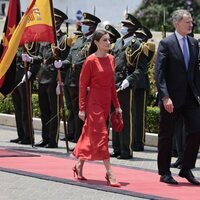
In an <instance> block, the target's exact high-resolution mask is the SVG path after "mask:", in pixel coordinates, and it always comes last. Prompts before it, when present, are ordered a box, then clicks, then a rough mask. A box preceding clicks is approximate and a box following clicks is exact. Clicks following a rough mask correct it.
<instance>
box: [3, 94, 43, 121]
mask: <svg viewBox="0 0 200 200" xmlns="http://www.w3.org/2000/svg"><path fill="white" fill-rule="evenodd" d="M32 99H33V104H32V105H33V116H34V117H40V110H39V104H38V95H37V94H33V95H32ZM0 102H1V103H0V113H6V114H14V111H15V110H14V105H13V103H12V97H11V96H8V97H6V98H4V97H3V96H2V95H0Z"/></svg>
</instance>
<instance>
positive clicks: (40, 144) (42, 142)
mask: <svg viewBox="0 0 200 200" xmlns="http://www.w3.org/2000/svg"><path fill="white" fill-rule="evenodd" d="M47 144H48V142H45V141H41V142H39V143H38V144H36V145H35V146H36V147H45V146H46V145H47Z"/></svg>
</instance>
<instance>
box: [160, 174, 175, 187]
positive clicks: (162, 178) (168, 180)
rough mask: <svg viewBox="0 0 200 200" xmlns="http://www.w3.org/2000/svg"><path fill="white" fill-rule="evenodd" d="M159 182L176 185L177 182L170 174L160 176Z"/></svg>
mask: <svg viewBox="0 0 200 200" xmlns="http://www.w3.org/2000/svg"><path fill="white" fill-rule="evenodd" d="M160 182H163V183H168V184H174V185H177V184H178V182H177V181H176V180H175V179H174V178H173V177H172V176H171V175H163V176H160Z"/></svg>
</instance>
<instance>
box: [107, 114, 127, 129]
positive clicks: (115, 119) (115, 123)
mask: <svg viewBox="0 0 200 200" xmlns="http://www.w3.org/2000/svg"><path fill="white" fill-rule="evenodd" d="M110 123H111V126H112V129H113V130H114V131H115V132H121V131H122V129H123V127H124V123H123V119H122V115H121V114H120V113H118V112H113V113H112V114H111V115H110Z"/></svg>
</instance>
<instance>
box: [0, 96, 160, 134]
mask: <svg viewBox="0 0 200 200" xmlns="http://www.w3.org/2000/svg"><path fill="white" fill-rule="evenodd" d="M0 102H1V103H0V113H7V114H14V106H13V103H12V98H11V96H8V97H7V98H5V99H4V97H3V96H2V95H0ZM32 106H33V117H40V109H39V103H38V95H37V94H33V95H32ZM65 112H66V118H67V117H68V116H69V112H68V110H66V109H65ZM159 112H160V109H159V107H151V106H148V107H147V111H146V127H145V129H146V132H149V133H157V132H158V121H159ZM61 113H62V112H61Z"/></svg>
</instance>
